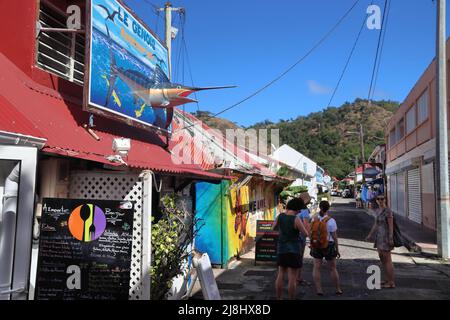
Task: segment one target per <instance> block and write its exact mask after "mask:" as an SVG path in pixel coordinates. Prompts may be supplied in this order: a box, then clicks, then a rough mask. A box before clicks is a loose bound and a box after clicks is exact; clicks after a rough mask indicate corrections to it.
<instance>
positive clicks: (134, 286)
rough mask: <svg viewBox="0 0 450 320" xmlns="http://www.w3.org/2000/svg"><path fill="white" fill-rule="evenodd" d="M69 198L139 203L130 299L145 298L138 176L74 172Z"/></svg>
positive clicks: (139, 183) (141, 197)
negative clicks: (143, 290)
mask: <svg viewBox="0 0 450 320" xmlns="http://www.w3.org/2000/svg"><path fill="white" fill-rule="evenodd" d="M69 196H70V198H72V199H96V200H129V201H136V204H135V211H134V230H133V247H132V252H131V270H130V293H129V299H130V300H140V299H142V298H143V292H142V287H143V286H142V216H143V215H142V199H143V184H142V180H141V179H140V178H139V175H138V174H130V173H111V172H74V173H72V174H71V176H70V186H69Z"/></svg>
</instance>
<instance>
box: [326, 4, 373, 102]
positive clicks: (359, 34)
mask: <svg viewBox="0 0 450 320" xmlns="http://www.w3.org/2000/svg"><path fill="white" fill-rule="evenodd" d="M372 4H373V1H372V3H371V5H372ZM366 21H367V14H366V15H365V16H364V19H363V22H362V25H361V28H360V29H359V32H358V35H357V37H356V39H355V43H354V44H353V47H352V49H351V51H350V54H349V56H348V58H347V62H346V63H345V66H344V69H343V70H342V73H341V76H340V77H339V80H338V82H337V84H336V87H335V88H334V91H333V94H332V95H331V98H330V101H329V102H328V106H327V108H329V107H330V106H331V103H332V102H333V99H334V96H335V95H336V92H337V90H338V88H339V85H340V84H341V81H342V78H343V77H344V74H345V72H346V71H347V68H348V65H349V64H350V60H351V59H352V56H353V53H354V52H355V49H356V45H357V44H358V41H359V38H360V37H361V34H362V31H363V30H364V26H365V25H366Z"/></svg>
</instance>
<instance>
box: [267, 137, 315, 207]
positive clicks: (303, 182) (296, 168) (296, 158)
mask: <svg viewBox="0 0 450 320" xmlns="http://www.w3.org/2000/svg"><path fill="white" fill-rule="evenodd" d="M271 158H272V159H273V160H274V162H273V163H272V165H271V167H272V170H273V171H274V172H277V171H278V170H279V169H280V168H282V167H287V168H288V169H289V170H290V171H291V174H292V175H293V176H294V178H296V180H295V181H294V182H293V183H292V185H293V186H305V187H308V192H309V194H310V195H311V197H313V198H315V199H317V187H316V181H315V180H316V172H317V164H316V163H315V162H314V161H313V160H311V159H309V158H308V157H306V156H305V155H303V154H301V153H300V152H298V151H297V150H295V149H293V148H292V147H290V146H288V145H287V144H285V145H283V146H281V147H279V148H278V149H276V150H275V151H274V152H273V153H272V155H271Z"/></svg>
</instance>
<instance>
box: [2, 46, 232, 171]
mask: <svg viewBox="0 0 450 320" xmlns="http://www.w3.org/2000/svg"><path fill="white" fill-rule="evenodd" d="M0 70H1V73H0V106H1V110H2V112H0V130H4V131H9V132H14V133H20V134H27V135H33V136H36V137H39V138H45V139H47V143H46V145H45V147H44V149H43V151H44V152H49V153H56V154H61V155H66V156H70V157H76V158H82V159H86V160H92V161H97V162H102V163H108V164H114V163H112V162H110V161H109V160H107V159H106V157H108V156H110V155H113V154H114V152H113V150H112V143H113V139H114V138H118V137H125V138H130V139H131V150H130V152H129V154H128V157H127V158H126V159H124V160H125V161H126V163H127V164H128V165H129V166H130V167H135V168H141V169H150V170H154V171H159V172H167V173H174V174H190V175H196V176H203V177H207V178H213V179H222V178H224V177H223V176H220V175H217V174H213V173H209V172H205V171H203V170H202V169H201V168H200V167H199V166H197V165H195V164H182V163H181V161H179V159H177V158H176V155H171V154H170V153H169V152H168V151H167V150H165V149H164V142H163V140H162V139H161V137H159V136H158V135H157V134H156V133H154V132H150V131H145V130H141V129H138V128H134V127H130V126H128V125H126V124H125V123H121V122H117V121H113V120H110V119H106V118H102V117H100V116H98V117H95V121H94V124H95V127H94V128H93V130H94V132H95V133H96V134H97V135H98V137H99V138H100V141H97V140H96V139H94V137H93V136H91V134H90V133H89V132H88V131H87V130H86V129H85V128H84V127H83V125H85V124H87V123H88V122H89V121H88V120H89V113H87V112H84V111H83V110H82V107H81V100H77V99H74V98H70V97H65V96H62V95H61V94H60V93H58V92H57V91H55V90H51V89H49V88H47V87H44V86H41V85H39V84H37V83H35V82H33V81H32V80H31V79H30V78H28V77H27V75H25V74H24V73H23V72H22V71H21V70H20V69H18V68H17V67H16V66H15V65H14V64H13V63H12V62H11V61H9V60H8V59H7V58H6V57H5V56H4V55H3V54H1V53H0Z"/></svg>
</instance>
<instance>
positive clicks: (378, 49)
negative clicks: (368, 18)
mask: <svg viewBox="0 0 450 320" xmlns="http://www.w3.org/2000/svg"><path fill="white" fill-rule="evenodd" d="M387 5H388V0H384V9H383V19H382V20H381V30H380V34H379V36H378V44H377V51H376V54H375V61H374V64H373V70H372V78H371V80H370V86H369V94H368V97H367V100H368V101H369V104H370V101H371V97H372V91H373V84H374V80H375V73H376V69H377V64H378V60H379V53H380V47H381V40H382V35H383V30H384V21H385V18H386V9H387Z"/></svg>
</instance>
